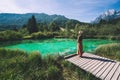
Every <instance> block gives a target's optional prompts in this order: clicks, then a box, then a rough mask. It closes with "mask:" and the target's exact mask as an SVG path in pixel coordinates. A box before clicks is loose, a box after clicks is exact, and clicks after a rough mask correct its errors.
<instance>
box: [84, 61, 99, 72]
mask: <svg viewBox="0 0 120 80" xmlns="http://www.w3.org/2000/svg"><path fill="white" fill-rule="evenodd" d="M97 62H98V61H97V60H93V61H92V62H91V63H89V64H88V65H87V66H85V67H84V69H86V70H87V69H88V68H90V67H91V66H92V65H95V63H97ZM87 71H88V70H87Z"/></svg>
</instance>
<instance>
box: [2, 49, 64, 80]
mask: <svg viewBox="0 0 120 80" xmlns="http://www.w3.org/2000/svg"><path fill="white" fill-rule="evenodd" d="M49 57H50V56H49ZM46 58H47V57H46ZM51 60H52V61H51ZM47 62H48V63H49V65H48V64H47V63H46V61H45V59H43V58H42V56H41V55H40V54H39V53H37V52H34V53H31V54H28V53H26V52H23V51H20V50H9V49H0V79H1V80H7V79H10V80H13V79H15V80H17V79H21V80H24V79H25V80H26V79H27V80H36V79H37V80H38V79H40V80H53V79H56V80H63V79H62V72H61V71H60V70H61V68H59V67H58V64H59V65H60V63H59V62H57V60H55V59H53V57H51V58H49V61H47Z"/></svg>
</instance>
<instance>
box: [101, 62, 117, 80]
mask: <svg viewBox="0 0 120 80" xmlns="http://www.w3.org/2000/svg"><path fill="white" fill-rule="evenodd" d="M114 65H115V63H112V64H111V65H110V66H109V67H108V68H107V69H106V71H105V72H104V73H103V74H102V75H101V76H100V78H101V79H105V77H106V76H107V75H108V73H109V72H110V70H111V69H112V68H113V66H114Z"/></svg>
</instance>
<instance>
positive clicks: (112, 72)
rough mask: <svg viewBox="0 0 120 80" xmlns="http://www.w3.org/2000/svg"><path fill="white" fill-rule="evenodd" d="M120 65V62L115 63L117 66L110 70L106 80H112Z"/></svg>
mask: <svg viewBox="0 0 120 80" xmlns="http://www.w3.org/2000/svg"><path fill="white" fill-rule="evenodd" d="M118 66H119V62H117V63H115V66H114V67H113V68H112V70H111V71H110V72H109V74H108V75H107V77H106V78H105V80H110V79H111V77H112V76H113V74H114V73H115V71H116V70H117V68H118Z"/></svg>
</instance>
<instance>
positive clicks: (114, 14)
mask: <svg viewBox="0 0 120 80" xmlns="http://www.w3.org/2000/svg"><path fill="white" fill-rule="evenodd" d="M119 18H120V11H116V10H114V9H111V10H108V11H106V12H104V13H103V14H101V15H100V16H99V17H97V18H96V19H95V20H94V21H92V23H99V22H100V21H101V20H102V21H106V22H109V21H112V20H115V19H119Z"/></svg>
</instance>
